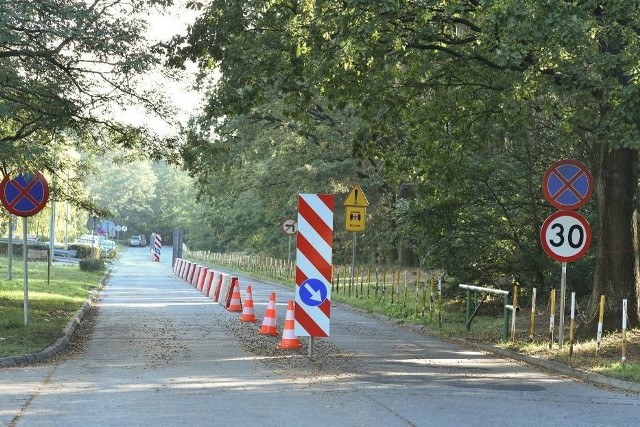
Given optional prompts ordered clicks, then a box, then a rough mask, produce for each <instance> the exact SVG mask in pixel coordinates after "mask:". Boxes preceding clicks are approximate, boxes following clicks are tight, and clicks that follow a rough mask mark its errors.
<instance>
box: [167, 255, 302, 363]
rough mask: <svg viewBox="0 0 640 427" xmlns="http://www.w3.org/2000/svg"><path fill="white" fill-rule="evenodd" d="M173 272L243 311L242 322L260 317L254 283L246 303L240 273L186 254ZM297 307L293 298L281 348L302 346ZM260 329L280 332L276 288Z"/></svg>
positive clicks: (229, 307)
mask: <svg viewBox="0 0 640 427" xmlns="http://www.w3.org/2000/svg"><path fill="white" fill-rule="evenodd" d="M173 273H174V274H175V275H176V276H178V277H180V278H181V279H183V280H185V281H186V282H187V283H189V284H190V285H191V286H193V287H194V288H195V289H197V290H198V291H200V292H201V293H202V294H203V295H204V296H206V297H207V298H209V299H210V300H212V301H213V302H216V303H218V304H220V305H221V306H223V307H224V308H226V309H227V311H229V312H238V313H240V321H241V322H257V321H258V318H257V317H256V314H255V310H254V307H253V295H252V291H251V286H247V287H246V289H245V297H244V304H243V303H242V297H241V296H240V292H241V289H240V281H239V280H238V277H236V276H232V275H230V274H227V273H223V272H221V271H216V270H214V269H212V268H210V267H206V266H204V265H200V264H197V263H195V262H192V261H187V260H185V259H182V258H176V260H175V262H174V264H173ZM294 307H295V306H294V303H293V301H291V300H289V303H288V305H287V315H286V316H285V321H284V325H283V327H282V339H281V341H280V343H279V344H278V348H279V349H282V350H297V349H299V348H301V347H302V343H301V342H300V340H299V339H298V337H297V336H296V335H295V333H294V321H295V320H294V317H295V312H294ZM258 333H259V334H261V335H274V336H277V335H278V326H277V313H276V293H275V292H272V293H271V295H270V296H269V302H268V304H267V309H266V310H265V313H264V316H263V320H262V326H261V327H260V329H258Z"/></svg>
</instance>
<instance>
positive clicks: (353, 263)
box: [349, 231, 356, 297]
mask: <svg viewBox="0 0 640 427" xmlns="http://www.w3.org/2000/svg"><path fill="white" fill-rule="evenodd" d="M352 246H353V247H352V251H351V281H350V282H349V297H351V285H352V284H353V281H354V280H355V271H356V232H355V231H354V232H353V245H352Z"/></svg>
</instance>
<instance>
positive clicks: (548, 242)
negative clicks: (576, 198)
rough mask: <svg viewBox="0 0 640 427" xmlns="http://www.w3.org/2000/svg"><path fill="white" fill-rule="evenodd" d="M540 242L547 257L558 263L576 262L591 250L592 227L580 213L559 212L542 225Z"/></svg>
mask: <svg viewBox="0 0 640 427" xmlns="http://www.w3.org/2000/svg"><path fill="white" fill-rule="evenodd" d="M540 242H541V243H542V248H543V249H544V251H545V252H546V253H547V255H549V256H550V257H551V258H553V259H555V260H556V261H560V262H572V261H576V260H578V259H580V258H582V256H583V255H584V254H585V253H586V252H587V251H588V250H589V246H590V245H591V227H590V226H589V223H588V222H587V220H586V219H585V218H584V217H583V216H582V215H580V214H579V213H576V212H573V211H558V212H555V213H553V214H551V215H549V217H548V218H547V219H546V220H545V221H544V224H542V229H541V230H540Z"/></svg>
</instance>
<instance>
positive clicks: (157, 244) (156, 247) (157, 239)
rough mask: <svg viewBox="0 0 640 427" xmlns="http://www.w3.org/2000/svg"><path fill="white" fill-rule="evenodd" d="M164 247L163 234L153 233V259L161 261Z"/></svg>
mask: <svg viewBox="0 0 640 427" xmlns="http://www.w3.org/2000/svg"><path fill="white" fill-rule="evenodd" d="M161 248H162V236H161V235H159V234H156V233H153V245H152V246H151V261H154V262H160V249H161Z"/></svg>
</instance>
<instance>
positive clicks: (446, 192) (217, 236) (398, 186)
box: [173, 0, 640, 298]
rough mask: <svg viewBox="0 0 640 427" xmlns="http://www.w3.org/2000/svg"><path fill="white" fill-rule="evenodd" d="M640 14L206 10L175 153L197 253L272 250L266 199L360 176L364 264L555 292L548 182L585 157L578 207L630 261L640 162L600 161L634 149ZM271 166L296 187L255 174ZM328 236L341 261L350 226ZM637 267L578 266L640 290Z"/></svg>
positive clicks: (596, 261)
mask: <svg viewBox="0 0 640 427" xmlns="http://www.w3.org/2000/svg"><path fill="white" fill-rule="evenodd" d="M639 14H640V8H639V5H637V4H635V3H634V4H629V5H626V6H625V7H620V6H611V5H606V6H605V5H597V4H594V3H592V2H582V3H575V2H528V3H527V4H526V5H525V4H523V3H522V2H519V1H511V0H506V1H491V2H444V3H443V2H408V1H400V2H391V1H389V2H370V1H349V2H340V1H335V0H324V1H316V2H302V3H300V4H297V7H293V8H292V7H289V5H286V4H285V3H282V2H271V3H268V4H264V2H259V1H247V2H242V3H241V4H238V3H237V2H227V1H212V2H210V3H209V4H208V5H207V6H206V7H204V8H203V9H202V15H201V17H200V18H199V19H198V20H197V21H196V23H195V24H194V26H193V27H192V28H191V31H190V33H189V35H188V36H187V37H186V38H184V39H179V40H176V41H175V43H174V49H173V53H174V61H176V62H179V61H180V60H184V59H187V58H188V59H195V60H197V61H199V63H200V65H201V71H202V73H203V75H206V74H207V73H209V72H211V70H212V69H213V67H215V69H216V71H220V72H221V76H222V77H221V78H220V80H219V82H218V83H217V84H216V85H215V86H214V87H213V88H210V90H209V93H208V102H207V107H206V109H205V111H204V113H203V114H202V115H201V116H200V117H197V118H196V119H194V121H193V122H192V125H191V126H190V129H189V139H188V144H187V146H186V147H185V150H184V151H183V158H184V159H185V167H186V168H187V169H188V170H189V171H190V173H191V174H192V175H193V177H194V178H195V179H196V182H197V187H198V190H199V192H200V194H201V196H202V197H203V198H205V200H207V201H209V202H210V203H211V205H212V206H213V207H212V208H211V212H210V213H205V218H207V219H206V220H205V222H206V223H208V224H210V225H211V227H216V229H215V232H214V233H213V236H214V238H213V242H212V244H211V246H209V247H211V248H214V249H217V250H256V251H263V252H267V253H275V252H276V251H277V250H279V249H280V248H279V247H278V246H277V243H276V242H277V241H276V240H275V239H271V238H270V237H269V233H265V232H264V227H265V225H267V224H269V223H270V222H271V221H272V220H273V222H274V223H277V221H276V220H277V216H278V215H277V214H276V211H274V215H273V217H271V215H270V212H269V211H268V206H269V204H268V203H266V200H263V198H262V196H263V195H268V196H269V198H270V199H271V200H278V201H279V203H278V205H279V206H291V205H292V202H293V203H295V201H294V200H295V199H294V195H295V194H296V193H299V192H306V191H331V192H332V193H334V194H341V191H340V190H337V191H336V190H335V188H345V187H346V188H349V183H352V182H353V181H356V182H359V183H360V184H361V185H363V188H364V190H365V192H366V193H367V194H368V195H371V196H372V197H371V199H372V200H373V201H374V203H372V204H371V207H370V209H369V210H368V212H367V214H368V221H367V224H368V228H367V231H366V232H365V233H364V235H363V237H362V239H361V240H362V241H361V242H360V243H361V244H360V246H359V247H360V248H361V250H362V252H363V253H365V254H366V255H364V256H362V255H361V257H363V258H365V257H366V258H370V259H376V260H381V261H382V262H394V263H395V262H399V263H402V264H404V265H415V264H419V265H421V266H423V267H428V268H435V267H438V268H444V269H445V270H446V272H447V274H448V275H450V276H454V277H457V278H458V279H459V280H461V281H466V282H471V283H481V284H491V283H496V282H504V281H507V282H511V281H512V280H516V281H517V282H518V283H520V284H521V285H523V286H525V287H527V288H529V287H533V286H535V287H538V288H539V289H548V288H550V287H552V286H554V285H555V283H557V280H556V279H557V275H556V272H555V271H556V270H557V268H556V266H555V263H554V262H553V261H552V260H550V259H549V258H548V257H547V255H546V254H544V252H543V251H542V249H541V245H540V242H539V240H540V237H539V230H540V226H541V225H542V223H543V221H544V219H545V218H546V216H547V215H548V214H549V213H550V212H551V210H552V209H551V207H550V206H549V205H548V204H547V203H546V201H545V200H544V198H543V197H542V192H541V186H540V180H541V178H542V176H543V174H544V171H545V170H546V168H548V167H549V166H550V165H551V164H552V163H553V162H554V161H556V160H558V159H561V158H577V159H578V160H582V161H583V162H585V163H586V164H587V165H588V166H590V167H591V168H592V170H593V172H594V175H595V177H596V179H600V181H599V184H598V185H599V186H600V187H601V188H603V190H601V191H602V192H601V193H600V194H596V197H594V199H596V202H597V203H600V205H596V206H595V207H594V206H593V205H589V206H587V207H585V208H583V209H581V211H582V212H583V213H584V214H585V215H586V216H587V217H589V218H590V219H593V220H594V221H593V223H594V224H595V225H597V227H594V232H595V239H594V242H595V243H596V244H601V245H604V246H606V247H612V248H623V249H620V252H621V253H622V252H623V251H624V250H626V248H629V247H633V248H634V254H635V251H636V250H637V237H636V236H635V234H634V235H632V236H629V230H634V229H635V225H632V224H631V223H630V222H631V221H634V222H635V218H633V219H630V218H631V214H632V213H633V212H634V210H635V208H636V205H637V189H636V188H635V187H636V186H637V171H636V169H637V167H627V166H626V165H622V164H621V163H620V162H618V163H616V162H615V161H610V162H609V163H607V162H606V161H605V160H606V159H607V156H609V155H610V156H611V158H627V159H631V160H630V161H631V162H633V161H634V160H633V159H637V155H638V154H637V153H638V147H639V145H638V141H639V140H640V127H639V126H638V122H637V119H636V118H637V117H638V115H639V114H640V103H638V102H637V100H638V99H639V98H638V96H637V95H638V93H637V92H638V88H639V87H640V85H639V82H638V80H637V79H636V78H635V71H634V70H635V69H636V68H637V58H638V57H640V50H639V49H640V43H638V36H637V28H635V24H634V22H635V21H636V18H638V15H639ZM292 143H294V144H293V145H292ZM290 146H297V147H298V149H297V150H296V151H289V147H290ZM309 147H311V148H315V147H318V148H319V149H322V150H324V152H322V151H319V150H318V151H315V150H312V149H309ZM623 149H624V150H628V151H624V152H623V151H620V150H623ZM307 150H309V151H307ZM307 153H309V154H311V153H313V155H314V158H315V159H316V161H315V162H314V161H312V160H310V159H309V157H307ZM328 153H331V154H336V155H337V156H336V157H332V156H330V155H328ZM616 156H617V157H616ZM335 158H339V159H341V161H342V165H344V166H345V167H344V168H343V167H341V165H340V163H337V162H333V160H334V159H335ZM214 159H215V160H214ZM336 165H340V166H338V167H335V166H336ZM283 166H284V167H285V168H284V170H283ZM301 166H303V167H301ZM636 166H637V165H636ZM347 167H351V168H352V169H350V170H349V169H347ZM287 171H289V172H291V173H289V174H287ZM621 171H622V172H623V173H621V174H620V175H622V176H623V178H624V179H622V180H621V181H622V182H624V183H630V184H628V186H626V185H625V186H623V187H622V188H620V187H621V186H620V185H616V183H619V182H620V181H615V179H617V178H615V177H619V176H620V175H619V172H621ZM276 177H277V180H278V181H279V180H284V181H285V182H287V183H288V187H289V188H291V190H289V189H288V188H286V189H285V188H283V186H276V185H274V186H273V187H272V188H276V189H278V190H284V191H279V192H275V191H273V190H272V191H269V189H270V187H268V186H267V185H261V184H263V183H264V184H269V183H271V184H273V181H274V180H276ZM252 178H253V179H252ZM255 178H258V179H255ZM609 181H610V182H609ZM309 182H313V183H315V185H312V186H309V185H308V183H309ZM335 184H338V185H335ZM605 188H607V189H609V188H610V189H612V190H610V191H609V190H606V191H605V190H604V189H605ZM619 189H620V191H627V190H628V193H626V194H625V195H624V196H622V197H618V198H611V194H613V193H614V192H618V191H619ZM287 190H289V191H287ZM265 199H266V198H265ZM603 206H608V210H607V211H606V212H605V211H604V209H603ZM613 206H615V208H613ZM291 207H292V208H293V207H294V206H291ZM279 215H280V216H282V215H283V213H282V212H281V211H280V213H279ZM605 216H607V218H606V219H605V218H604V217H605ZM339 217H340V215H339V213H338V215H337V218H339ZM616 223H624V225H623V228H624V230H627V231H625V232H621V233H618V234H616V233H613V232H612V231H614V230H613V229H612V228H613V226H612V225H611V224H616ZM336 225H337V226H339V225H341V223H340V219H337V220H336ZM607 227H609V228H607ZM274 228H275V227H274ZM338 230H339V229H338ZM274 237H275V236H274ZM345 238H346V239H345ZM335 245H336V246H335V249H336V258H337V259H339V260H340V262H342V261H344V259H346V258H347V257H348V253H349V251H348V247H349V240H348V236H346V235H345V234H341V233H340V231H338V233H337V234H336V239H335ZM594 246H595V245H594ZM594 250H595V249H594ZM636 257H637V254H636ZM636 264H637V262H636V263H634V260H633V259H631V258H628V259H625V260H622V261H621V262H620V263H618V264H616V263H611V264H606V257H598V256H593V257H587V258H586V259H585V260H584V262H581V263H577V264H576V265H575V266H574V269H575V272H576V275H577V276H578V277H579V280H580V281H581V282H582V281H587V280H591V279H592V278H594V286H598V285H599V283H600V282H605V283H608V284H609V285H608V286H609V287H608V289H609V290H611V289H612V288H620V292H619V293H620V294H629V295H633V294H635V295H637V294H638V292H636V290H637V289H638V288H639V286H638V283H637V277H638V274H635V275H634V272H635V270H634V269H636V267H635V265H636ZM622 265H624V267H620V266H622ZM594 271H596V272H601V273H599V274H596V273H594ZM635 273H637V272H635ZM599 277H600V278H602V279H600V280H598V278H599ZM634 277H635V278H636V279H634ZM614 278H616V279H617V280H614ZM582 286H583V287H584V285H582ZM621 288H624V289H621ZM583 291H584V292H585V293H586V292H587V291H586V290H584V289H583ZM616 298H618V297H616Z"/></svg>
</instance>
